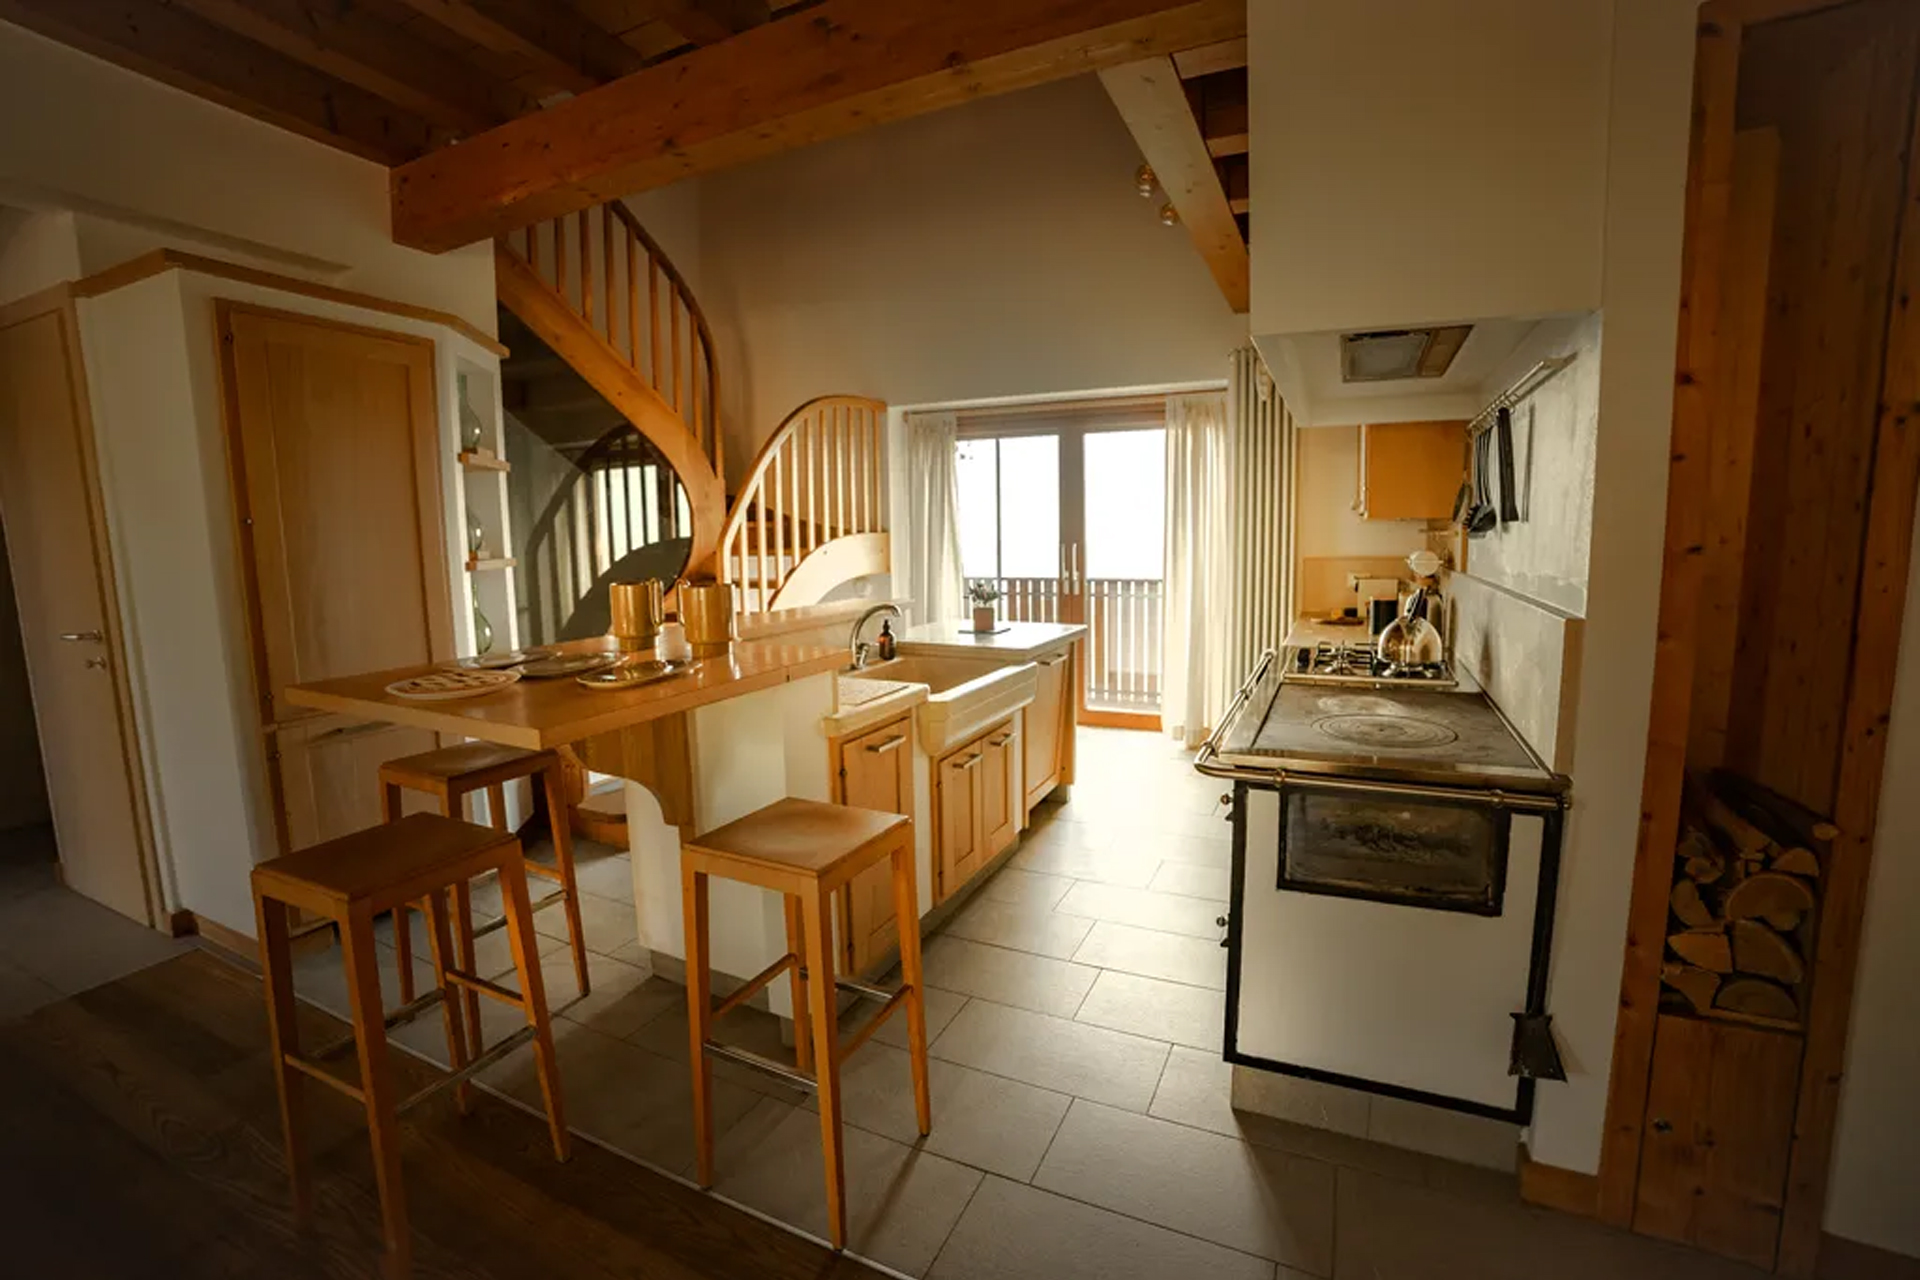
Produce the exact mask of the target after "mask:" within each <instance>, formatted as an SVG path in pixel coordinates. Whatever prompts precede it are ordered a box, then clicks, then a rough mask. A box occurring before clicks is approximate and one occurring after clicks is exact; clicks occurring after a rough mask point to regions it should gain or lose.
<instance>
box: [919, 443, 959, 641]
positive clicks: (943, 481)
mask: <svg viewBox="0 0 1920 1280" xmlns="http://www.w3.org/2000/svg"><path fill="white" fill-rule="evenodd" d="M906 436H907V447H906V463H907V583H906V586H907V591H908V593H909V594H910V597H911V599H912V602H913V603H912V613H913V616H912V619H911V620H912V621H913V622H914V623H916V624H917V623H922V622H940V621H944V620H948V619H953V618H959V617H961V616H963V614H964V612H965V611H964V609H963V607H962V605H961V601H962V599H963V598H964V597H965V590H964V587H965V584H964V582H963V581H962V579H961V576H960V497H959V486H958V483H957V480H956V476H955V471H954V448H955V445H956V443H957V442H958V440H959V423H958V421H957V420H956V419H955V417H954V415H953V414H951V413H912V414H908V415H907V420H906Z"/></svg>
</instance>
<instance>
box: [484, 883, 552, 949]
mask: <svg viewBox="0 0 1920 1280" xmlns="http://www.w3.org/2000/svg"><path fill="white" fill-rule="evenodd" d="M566 900H567V891H566V890H565V889H558V890H555V891H554V892H552V893H550V894H548V895H547V896H546V897H544V898H536V899H534V901H533V902H532V903H531V904H530V905H531V907H532V909H533V911H534V913H535V914H538V913H539V912H541V911H543V910H545V909H546V908H547V907H550V906H552V905H553V904H554V903H556V902H565V901H566ZM506 927H507V918H506V917H505V916H495V917H493V918H492V919H491V920H488V921H487V922H486V923H485V924H480V925H476V926H474V930H473V940H474V941H475V942H478V941H479V940H480V939H482V938H484V937H486V936H487V935H488V934H490V933H498V932H500V931H501V930H502V929H504V928H506Z"/></svg>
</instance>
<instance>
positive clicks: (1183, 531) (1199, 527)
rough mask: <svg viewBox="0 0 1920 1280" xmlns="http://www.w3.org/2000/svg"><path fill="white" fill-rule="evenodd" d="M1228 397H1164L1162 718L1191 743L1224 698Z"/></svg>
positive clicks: (1175, 733) (1204, 729)
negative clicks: (1164, 619)
mask: <svg viewBox="0 0 1920 1280" xmlns="http://www.w3.org/2000/svg"><path fill="white" fill-rule="evenodd" d="M1228 452H1229V450H1228V439H1227V399H1226V397H1225V396H1223V395H1221V394H1220V393H1219V392H1213V393H1211V394H1205V395H1190V396H1171V397H1169V398H1168V400H1167V621H1166V686H1165V692H1164V693H1163V694H1162V697H1161V704H1160V723H1161V725H1162V726H1163V727H1164V728H1165V730H1166V732H1167V733H1168V734H1169V735H1170V736H1172V737H1173V738H1175V739H1177V740H1178V741H1180V742H1181V743H1184V744H1185V745H1187V746H1189V747H1197V746H1199V745H1200V743H1201V742H1202V741H1204V740H1205V738H1206V736H1207V728H1208V726H1209V725H1211V724H1212V723H1213V718H1214V717H1215V716H1216V715H1217V714H1218V713H1219V711H1220V710H1221V709H1222V708H1224V707H1225V706H1226V699H1227V693H1226V690H1227V682H1228V680H1229V679H1230V678H1231V677H1230V673H1229V672H1228V670H1227V667H1226V652H1227V643H1226V639H1227V637H1226V625H1227V623H1228V618H1227V610H1228V607H1229V603H1230V587H1231V585H1232V575H1231V573H1230V569H1231V567H1232V566H1231V561H1230V550H1231V546H1232V527H1231V525H1230V523H1229V511H1228V503H1227V492H1228V481H1227V466H1228Z"/></svg>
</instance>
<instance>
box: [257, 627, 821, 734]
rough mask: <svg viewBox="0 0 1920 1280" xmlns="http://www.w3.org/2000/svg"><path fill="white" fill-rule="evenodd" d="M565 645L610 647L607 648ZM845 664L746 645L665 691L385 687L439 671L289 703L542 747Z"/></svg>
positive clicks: (376, 677) (372, 680) (315, 689)
mask: <svg viewBox="0 0 1920 1280" xmlns="http://www.w3.org/2000/svg"><path fill="white" fill-rule="evenodd" d="M566 647H567V648H570V649H574V648H594V647H604V644H593V643H589V644H583V645H569V646H566ZM846 663H847V653H846V650H845V649H843V648H838V647H828V646H824V645H797V644H782V643H779V642H777V641H770V640H758V641H742V642H740V643H737V644H735V645H734V647H733V655H732V657H731V658H730V659H729V658H707V659H704V660H703V661H702V662H701V663H700V664H699V665H698V666H696V667H695V668H694V669H693V670H692V671H689V672H687V673H686V674H684V675H680V676H676V677H674V678H673V679H671V680H662V681H660V682H659V683H658V684H650V685H642V686H640V687H639V688H637V689H623V690H617V691H609V690H601V689H587V688H583V687H582V686H581V685H579V684H577V683H576V682H575V681H574V680H573V678H572V677H570V676H568V677H562V678H561V679H558V680H521V681H518V682H517V683H514V684H510V685H508V686H507V687H506V688H504V689H501V690H499V691H498V692H495V693H487V694H482V695H481V696H479V697H477V698H463V699H460V700H459V701H455V702H413V701H409V700H407V699H405V698H396V697H393V696H392V695H390V694H388V693H387V692H386V687H387V686H388V685H390V684H392V683H393V682H394V681H396V680H404V679H406V678H407V677H408V676H417V675H423V674H425V673H426V672H428V671H430V670H432V668H431V667H404V668H400V669H397V670H393V671H372V672H368V673H366V674H364V675H357V676H343V677H341V678H340V679H337V680H321V681H316V682H314V683H312V684H298V685H291V686H289V687H288V688H287V690H286V697H287V701H289V702H291V703H293V704H295V705H296V706H302V707H311V708H313V709H315V710H317V711H332V712H337V713H339V714H341V715H347V716H353V717H354V718H355V719H359V720H375V721H384V722H387V723H390V724H407V725H414V726H417V727H419V728H422V729H433V730H436V731H438V732H441V733H453V734H460V735H462V736H464V737H468V738H479V739H481V740H483V741H486V742H498V743H502V744H504V745H506V746H510V747H523V748H527V749H529V750H540V749H546V748H551V747H559V746H565V745H566V744H568V743H571V742H579V741H581V740H583V739H586V738H591V737H594V736H596V735H598V734H603V733H611V732H614V731H617V730H620V729H625V728H628V727H630V726H632V725H637V724H644V723H646V722H647V721H649V720H657V719H659V718H660V717H662V716H670V715H673V714H675V713H676V712H680V711H690V710H692V709H693V708H695V707H701V706H705V705H707V704H708V703H710V702H721V701H724V700H726V699H728V698H737V697H739V696H740V695H741V694H745V693H754V692H757V691H758V690H761V689H771V688H774V687H775V686H778V685H782V684H785V683H787V682H788V681H790V680H798V679H801V678H803V677H805V676H811V675H818V674H820V673H822V672H826V671H834V670H837V669H838V668H840V667H843V666H845V665H846Z"/></svg>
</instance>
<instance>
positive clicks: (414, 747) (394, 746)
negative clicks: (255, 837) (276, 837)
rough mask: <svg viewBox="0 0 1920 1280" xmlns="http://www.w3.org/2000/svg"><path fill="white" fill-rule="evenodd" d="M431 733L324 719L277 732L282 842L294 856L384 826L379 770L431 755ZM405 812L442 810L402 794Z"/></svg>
mask: <svg viewBox="0 0 1920 1280" xmlns="http://www.w3.org/2000/svg"><path fill="white" fill-rule="evenodd" d="M439 745H440V739H439V736H438V735H437V734H435V733H433V732H432V731H431V730H428V729H414V728H409V727H407V726H405V725H395V724H363V723H354V722H352V721H348V720H346V719H345V718H344V717H340V716H321V717H317V718H314V719H311V720H305V721H301V722H300V723H298V724H293V725H288V726H286V727H284V728H281V729H278V730H276V731H274V733H273V734H272V735H271V739H270V745H269V747H268V751H267V760H268V764H269V765H270V767H271V769H272V779H273V786H274V788H275V790H276V791H277V792H278V793H279V796H278V798H279V802H280V804H279V809H280V812H279V814H278V815H277V816H278V817H279V819H280V845H281V848H282V850H283V851H286V852H292V851H293V850H295V849H304V848H306V847H307V846H308V845H314V844H319V843H320V842H321V841H323V840H332V839H334V838H336V837H338V836H344V835H348V834H350V833H352V832H355V831H359V830H361V829H363V828H365V827H371V826H377V825H378V824H379V822H380V781H379V779H380V766H381V765H382V764H383V763H385V762H386V761H388V760H393V759H397V758H399V757H400V756H408V755H414V754H416V753H418V752H421V751H432V750H433V749H434V748H436V747H438V746H439ZM401 794H402V797H403V799H402V804H403V807H404V810H405V811H406V812H409V813H411V812H414V811H416V810H424V811H427V812H438V811H439V810H438V806H437V803H436V801H435V800H434V799H433V798H432V797H431V796H427V795H423V794H422V793H420V792H417V791H403V792H402V793H401Z"/></svg>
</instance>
